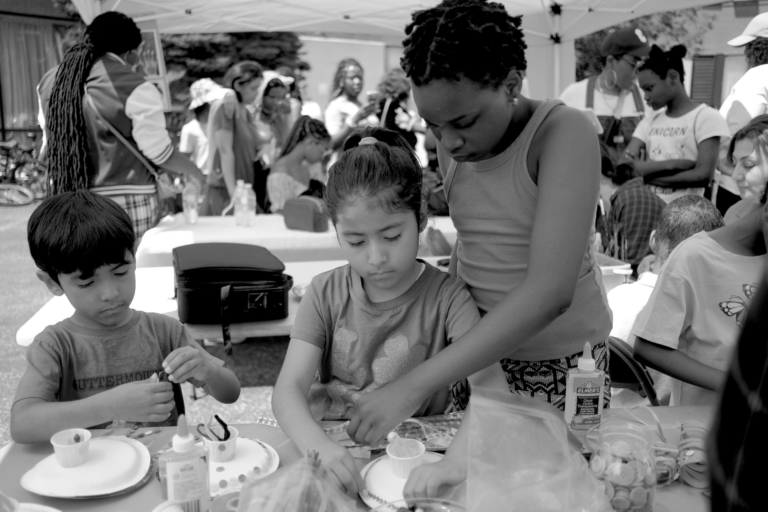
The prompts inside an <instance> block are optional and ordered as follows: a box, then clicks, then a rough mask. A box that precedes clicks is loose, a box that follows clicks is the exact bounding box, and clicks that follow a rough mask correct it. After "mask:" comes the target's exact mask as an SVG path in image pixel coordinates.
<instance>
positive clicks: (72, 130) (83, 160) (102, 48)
mask: <svg viewBox="0 0 768 512" xmlns="http://www.w3.org/2000/svg"><path fill="white" fill-rule="evenodd" d="M140 44H141V31H140V30H139V28H138V27H137V26H136V23H134V21H133V20H132V19H131V18H129V17H128V16H126V15H125V14H123V13H120V12H115V11H110V12H105V13H103V14H100V15H98V16H96V17H95V18H94V19H93V21H92V22H91V24H90V25H88V28H87V29H86V30H85V33H84V34H83V36H82V37H81V38H80V41H78V43H77V44H76V45H74V46H73V47H72V48H70V49H69V51H68V52H67V53H66V54H65V55H64V59H63V60H62V61H61V65H60V66H59V69H58V71H56V78H55V79H54V82H53V88H52V89H51V98H50V102H49V107H48V111H47V112H46V113H45V117H46V121H47V123H48V131H49V132H50V134H51V137H50V138H49V146H48V169H49V173H50V179H51V186H50V187H49V189H50V190H49V191H48V193H49V194H50V195H55V194H60V193H62V192H70V191H73V190H86V189H87V188H88V180H89V177H90V176H91V175H92V174H94V172H95V169H93V161H92V160H91V157H90V153H89V149H88V137H87V134H86V129H85V114H84V112H83V94H84V92H85V81H86V79H87V78H88V74H89V73H90V71H91V66H93V63H94V62H96V59H98V58H99V57H101V56H102V55H104V54H105V53H107V52H112V53H116V54H118V55H120V54H123V53H125V52H127V51H130V50H134V49H136V48H138V46H139V45H140Z"/></svg>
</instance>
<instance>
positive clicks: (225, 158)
mask: <svg viewBox="0 0 768 512" xmlns="http://www.w3.org/2000/svg"><path fill="white" fill-rule="evenodd" d="M213 137H214V139H215V142H216V151H218V152H219V160H220V162H221V174H222V176H223V177H224V184H225V185H226V186H227V192H229V197H230V198H231V199H234V197H235V185H236V183H235V181H236V180H235V151H234V147H233V144H234V142H233V137H232V132H231V131H229V130H216V131H215V132H214V134H213ZM211 150H213V148H211Z"/></svg>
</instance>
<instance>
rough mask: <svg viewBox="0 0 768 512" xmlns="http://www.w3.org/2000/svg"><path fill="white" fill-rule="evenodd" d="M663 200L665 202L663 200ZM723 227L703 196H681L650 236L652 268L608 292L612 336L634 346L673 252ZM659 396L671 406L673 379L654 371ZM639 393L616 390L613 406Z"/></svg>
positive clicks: (628, 401) (667, 208) (630, 401)
mask: <svg viewBox="0 0 768 512" xmlns="http://www.w3.org/2000/svg"><path fill="white" fill-rule="evenodd" d="M659 201H661V199H659ZM721 227H723V216H722V215H720V212H719V211H718V210H717V208H715V205H713V204H712V203H711V202H710V201H709V200H708V199H704V198H703V197H699V196H683V197H678V198H677V199H675V200H674V201H672V202H671V203H669V204H668V205H666V206H665V207H664V209H663V210H662V211H661V216H660V218H659V222H658V225H657V226H656V229H654V230H653V231H652V232H651V235H650V237H649V238H650V247H651V250H652V251H653V253H654V255H655V258H654V259H653V261H652V262H651V263H650V266H649V269H648V271H646V272H642V273H641V274H640V276H639V277H638V279H637V281H635V282H634V283H627V284H622V285H619V286H617V287H616V288H614V289H613V290H611V291H609V292H608V306H610V308H611V311H612V312H613V328H612V329H611V336H615V337H617V338H619V339H621V340H623V341H625V342H627V343H628V344H629V345H630V346H632V345H634V343H635V338H634V336H632V326H633V325H635V320H637V316H638V315H639V314H640V312H641V311H642V310H643V308H644V307H645V305H646V304H647V303H648V299H649V298H650V296H651V292H652V291H653V287H654V286H656V279H657V277H658V274H659V272H660V271H661V268H662V267H663V266H664V263H665V262H666V261H667V258H668V257H669V255H670V253H671V252H672V251H673V250H675V248H676V247H677V246H678V245H680V243H681V242H682V241H683V240H686V239H687V238H688V237H690V236H692V235H694V234H696V233H699V232H701V231H706V232H709V231H712V230H714V229H717V228H721ZM651 377H652V378H653V382H654V387H655V388H656V394H657V396H658V398H659V401H661V403H662V404H665V405H667V404H669V400H670V394H671V386H670V384H669V377H668V376H667V375H664V374H660V373H658V372H657V371H656V370H651ZM637 396H638V395H637V394H636V393H634V392H633V391H631V390H624V389H619V390H617V389H614V390H612V393H611V403H613V404H615V405H617V406H618V407H627V406H630V405H637V404H635V402H636V401H637Z"/></svg>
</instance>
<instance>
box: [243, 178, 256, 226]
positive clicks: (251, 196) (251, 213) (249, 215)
mask: <svg viewBox="0 0 768 512" xmlns="http://www.w3.org/2000/svg"><path fill="white" fill-rule="evenodd" d="M243 198H244V203H245V215H244V218H245V225H246V226H253V225H254V224H256V192H255V191H254V190H253V186H251V184H250V183H246V184H245V189H244V192H243Z"/></svg>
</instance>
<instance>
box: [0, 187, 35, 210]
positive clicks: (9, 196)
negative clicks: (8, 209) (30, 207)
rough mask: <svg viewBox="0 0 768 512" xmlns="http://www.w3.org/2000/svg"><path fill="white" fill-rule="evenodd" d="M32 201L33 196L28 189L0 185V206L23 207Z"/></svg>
mask: <svg viewBox="0 0 768 512" xmlns="http://www.w3.org/2000/svg"><path fill="white" fill-rule="evenodd" d="M34 200H35V194H33V193H32V191H31V190H29V189H28V188H25V187H21V186H19V185H11V184H10V183H0V206H24V205H27V204H29V203H31V202H32V201H34Z"/></svg>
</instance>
